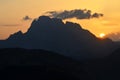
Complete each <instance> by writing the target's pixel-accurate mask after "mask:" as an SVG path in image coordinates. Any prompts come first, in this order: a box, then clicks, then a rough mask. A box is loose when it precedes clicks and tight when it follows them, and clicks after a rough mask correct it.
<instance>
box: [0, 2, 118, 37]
mask: <svg viewBox="0 0 120 80" xmlns="http://www.w3.org/2000/svg"><path fill="white" fill-rule="evenodd" d="M119 4H120V0H0V39H6V38H7V37H8V36H9V35H10V34H13V33H14V32H17V31H19V30H22V31H23V32H25V31H27V29H28V28H29V27H30V23H31V22H32V21H31V20H27V21H24V20H22V19H23V18H24V17H25V16H29V17H30V18H32V19H33V18H37V17H39V16H40V15H44V13H45V12H47V11H63V10H73V9H88V10H91V11H92V12H93V13H95V12H98V13H102V14H104V16H103V17H100V18H93V19H82V20H77V19H67V20H68V21H72V22H77V23H79V24H80V25H81V26H82V27H83V28H85V29H88V30H90V31H91V32H92V33H93V34H95V35H96V36H99V35H100V34H101V33H104V34H109V33H116V32H119V31H120V22H119V21H120V5H119Z"/></svg>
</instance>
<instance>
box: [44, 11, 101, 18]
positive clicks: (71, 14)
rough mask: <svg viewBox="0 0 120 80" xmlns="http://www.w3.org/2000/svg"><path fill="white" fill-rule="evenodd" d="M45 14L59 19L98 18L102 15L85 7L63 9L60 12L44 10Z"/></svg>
mask: <svg viewBox="0 0 120 80" xmlns="http://www.w3.org/2000/svg"><path fill="white" fill-rule="evenodd" d="M46 14H48V16H50V17H52V18H60V19H69V18H76V19H91V18H99V17H102V16H103V14H102V13H93V14H92V11H91V10H87V9H83V10H82V9H74V10H64V11H61V12H58V11H49V12H46Z"/></svg>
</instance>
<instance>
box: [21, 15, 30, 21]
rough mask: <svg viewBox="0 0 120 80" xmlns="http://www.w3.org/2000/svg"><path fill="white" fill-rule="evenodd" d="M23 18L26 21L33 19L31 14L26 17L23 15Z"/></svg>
mask: <svg viewBox="0 0 120 80" xmlns="http://www.w3.org/2000/svg"><path fill="white" fill-rule="evenodd" d="M23 20H24V21H27V20H32V18H31V17H29V16H25V17H23Z"/></svg>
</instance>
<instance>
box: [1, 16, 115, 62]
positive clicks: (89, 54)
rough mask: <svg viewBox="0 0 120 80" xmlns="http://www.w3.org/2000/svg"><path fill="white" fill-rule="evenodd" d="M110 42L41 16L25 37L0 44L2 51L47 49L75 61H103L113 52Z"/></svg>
mask: <svg viewBox="0 0 120 80" xmlns="http://www.w3.org/2000/svg"><path fill="white" fill-rule="evenodd" d="M113 44H114V43H113V42H112V41H111V40H108V39H106V40H100V39H98V38H96V37H95V36H94V35H93V34H92V33H90V32H89V31H88V30H85V29H82V28H81V26H80V25H79V24H76V23H72V22H66V23H63V22H62V20H61V19H56V18H49V17H47V16H40V17H39V18H38V19H36V20H34V21H33V22H32V24H31V26H30V28H29V29H28V31H27V32H26V33H24V34H23V33H22V32H21V31H19V32H17V33H15V34H13V35H11V36H10V37H9V38H8V39H7V40H5V41H0V48H11V47H12V48H16V47H19V48H26V49H44V50H48V51H53V52H57V53H59V54H62V55H64V56H69V57H72V58H74V59H78V60H81V59H88V58H96V57H103V56H106V55H108V54H109V52H111V51H112V50H113Z"/></svg>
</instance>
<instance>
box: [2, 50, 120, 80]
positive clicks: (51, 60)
mask: <svg viewBox="0 0 120 80" xmlns="http://www.w3.org/2000/svg"><path fill="white" fill-rule="evenodd" d="M119 72H120V49H118V50H116V51H115V52H113V54H112V55H110V56H108V57H105V58H101V59H95V60H88V61H81V62H80V61H76V60H73V59H71V58H68V57H65V56H62V55H58V54H56V53H54V52H49V51H44V50H27V49H19V48H15V49H1V50H0V73H1V78H2V77H3V78H4V79H7V80H11V79H15V80H29V79H31V80H51V79H52V80H119V79H120V77H119V75H120V73H119Z"/></svg>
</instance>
